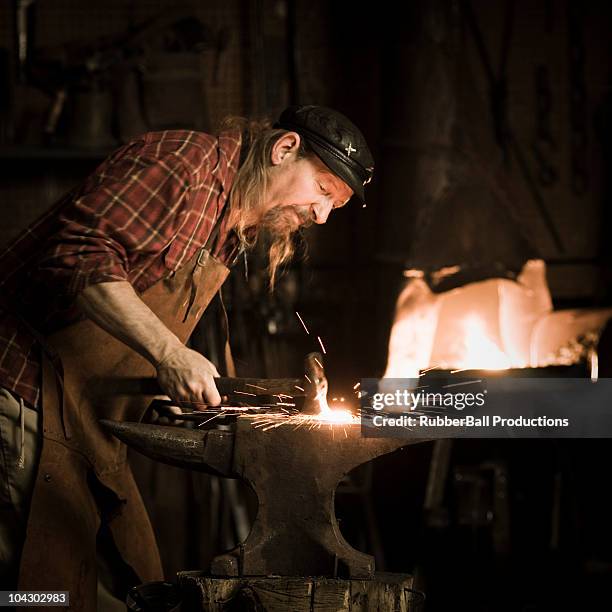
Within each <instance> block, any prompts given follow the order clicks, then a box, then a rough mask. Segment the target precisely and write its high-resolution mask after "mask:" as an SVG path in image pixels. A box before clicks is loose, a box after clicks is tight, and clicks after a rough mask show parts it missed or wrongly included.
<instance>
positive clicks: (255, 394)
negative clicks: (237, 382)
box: [234, 390, 257, 397]
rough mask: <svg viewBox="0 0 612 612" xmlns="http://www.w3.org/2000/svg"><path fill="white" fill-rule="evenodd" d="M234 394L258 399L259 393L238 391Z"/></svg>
mask: <svg viewBox="0 0 612 612" xmlns="http://www.w3.org/2000/svg"><path fill="white" fill-rule="evenodd" d="M234 393H240V395H252V396H253V397H257V393H249V392H248V391H236V390H234Z"/></svg>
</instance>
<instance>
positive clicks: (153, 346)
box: [77, 281, 183, 365]
mask: <svg viewBox="0 0 612 612" xmlns="http://www.w3.org/2000/svg"><path fill="white" fill-rule="evenodd" d="M77 304H78V306H79V308H80V309H81V310H82V312H84V313H85V314H86V315H87V316H88V317H89V318H90V319H91V320H92V321H94V322H95V323H97V324H98V325H99V326H100V327H102V328H103V329H104V330H106V331H107V332H108V333H109V334H111V335H112V336H114V337H115V338H118V339H119V340H121V341H122V342H124V343H125V344H127V345H128V346H129V347H130V348H132V349H134V350H135V351H136V352H138V353H139V354H140V355H142V356H143V357H144V358H145V359H147V360H148V361H150V362H151V363H152V364H153V365H157V364H158V363H160V362H162V361H163V360H164V359H166V358H167V357H168V356H169V355H170V354H171V353H172V352H174V351H176V350H177V349H179V348H181V347H182V346H183V344H182V343H181V341H180V340H179V339H178V338H177V337H176V336H175V335H174V334H173V333H172V332H171V331H170V330H169V329H168V328H167V327H166V326H165V325H164V324H163V323H162V322H161V321H160V320H159V318H158V317H157V315H155V313H154V312H153V311H152V310H151V309H150V308H149V307H148V306H147V305H146V304H145V303H144V302H143V301H142V300H141V299H140V297H139V296H138V294H137V293H136V291H134V288H133V287H132V285H131V284H130V283H128V282H127V281H125V282H110V283H98V284H95V285H90V286H89V287H87V288H86V289H84V290H83V291H82V292H81V294H80V295H79V297H78V298H77Z"/></svg>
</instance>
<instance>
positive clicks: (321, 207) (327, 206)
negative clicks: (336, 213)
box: [312, 200, 333, 224]
mask: <svg viewBox="0 0 612 612" xmlns="http://www.w3.org/2000/svg"><path fill="white" fill-rule="evenodd" d="M332 208H333V204H332V203H331V202H329V201H327V200H326V201H325V202H317V203H316V204H314V205H313V207H312V210H313V211H314V217H315V220H314V222H315V223H319V224H322V223H325V222H326V221H327V217H329V213H330V212H331V210H332Z"/></svg>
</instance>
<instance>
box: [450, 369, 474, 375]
mask: <svg viewBox="0 0 612 612" xmlns="http://www.w3.org/2000/svg"><path fill="white" fill-rule="evenodd" d="M471 369H472V368H459V369H457V370H451V371H450V373H451V374H456V373H457V372H468V371H469V370H471Z"/></svg>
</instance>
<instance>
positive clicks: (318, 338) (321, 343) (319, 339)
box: [317, 336, 327, 355]
mask: <svg viewBox="0 0 612 612" xmlns="http://www.w3.org/2000/svg"><path fill="white" fill-rule="evenodd" d="M317 340H318V341H319V344H320V345H321V350H322V351H323V354H324V355H327V351H326V350H325V347H324V346H323V340H321V336H317Z"/></svg>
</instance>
